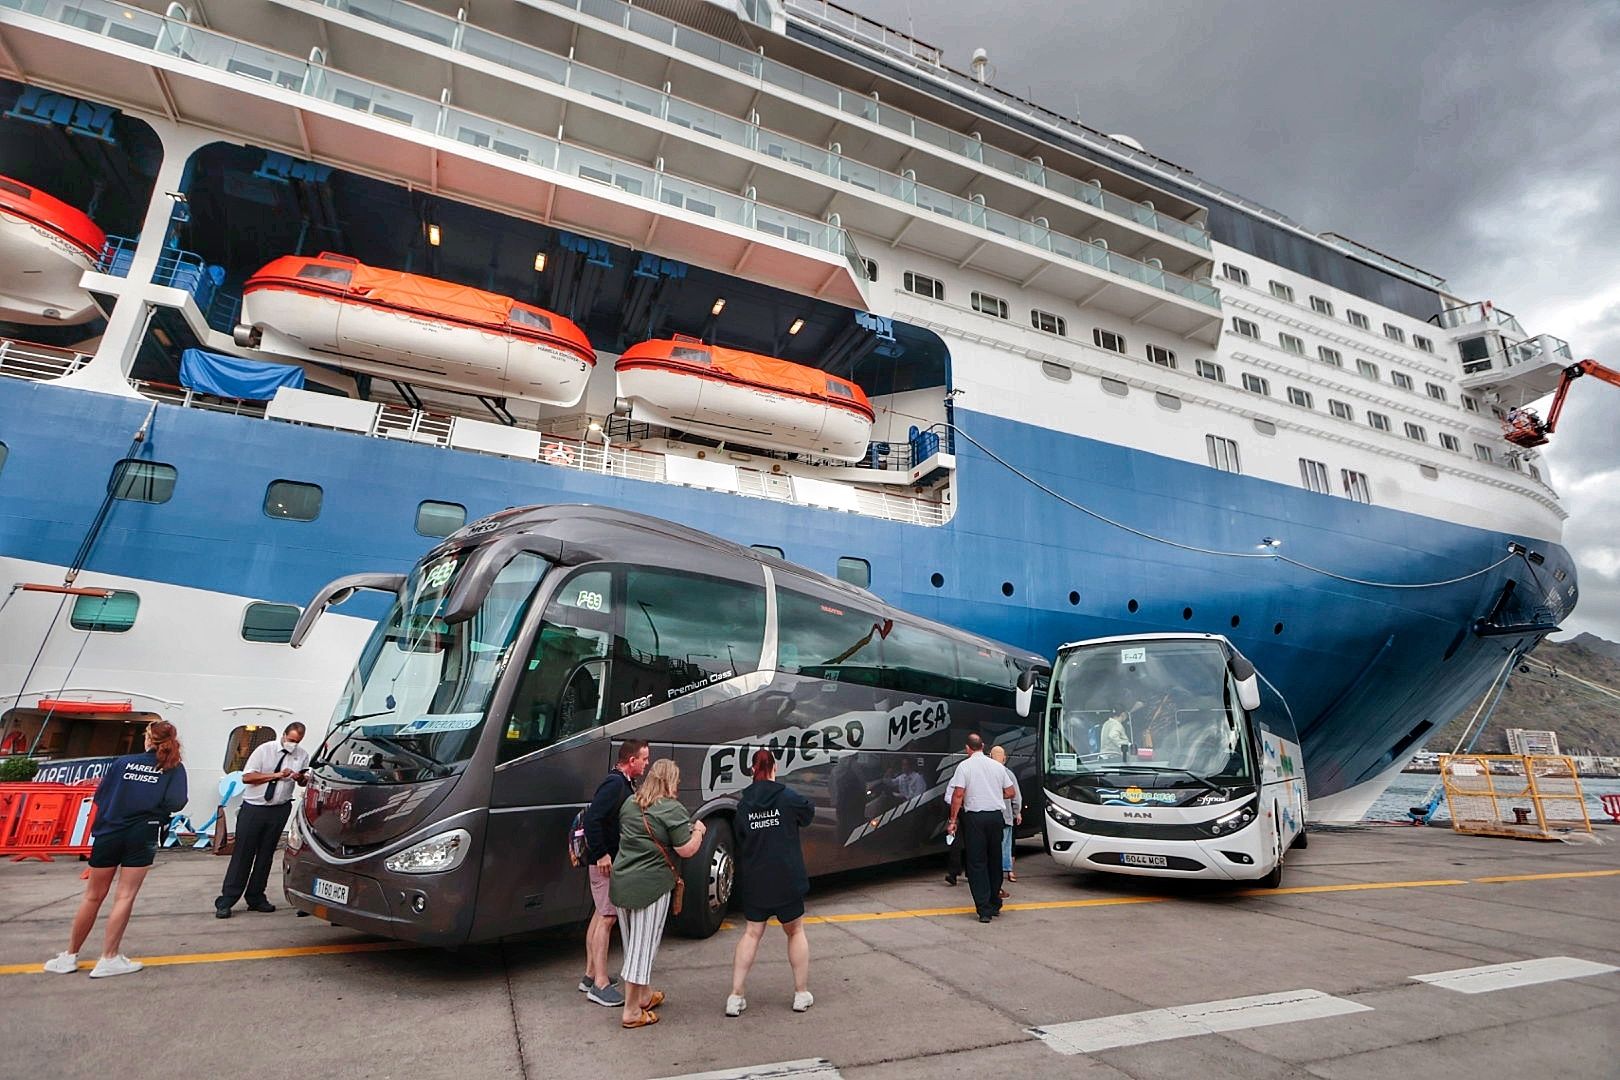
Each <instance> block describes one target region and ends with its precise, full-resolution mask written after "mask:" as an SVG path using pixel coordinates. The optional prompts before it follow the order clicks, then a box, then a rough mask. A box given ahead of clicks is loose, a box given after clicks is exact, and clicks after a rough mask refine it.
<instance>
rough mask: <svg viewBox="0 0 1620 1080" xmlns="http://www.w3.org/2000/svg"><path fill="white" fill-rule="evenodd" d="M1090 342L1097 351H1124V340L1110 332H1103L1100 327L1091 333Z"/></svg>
mask: <svg viewBox="0 0 1620 1080" xmlns="http://www.w3.org/2000/svg"><path fill="white" fill-rule="evenodd" d="M1091 341H1092V343H1093V344H1094V345H1096V346H1097V348H1099V349H1107V350H1108V351H1109V352H1117V353H1122V352H1124V351H1125V338H1124V336H1123V335H1121V334H1116V333H1114V332H1113V331H1112V330H1103V329H1101V328H1100V327H1099V328H1097V329H1094V330H1092V331H1091Z"/></svg>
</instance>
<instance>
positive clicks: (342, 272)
mask: <svg viewBox="0 0 1620 1080" xmlns="http://www.w3.org/2000/svg"><path fill="white" fill-rule="evenodd" d="M298 276H299V277H301V278H309V279H313V280H316V281H330V282H331V283H332V284H334V285H347V284H349V282H351V281H352V280H354V271H353V270H351V269H349V268H348V267H347V266H323V265H321V264H320V263H305V264H304V265H303V266H301V267H299V268H298Z"/></svg>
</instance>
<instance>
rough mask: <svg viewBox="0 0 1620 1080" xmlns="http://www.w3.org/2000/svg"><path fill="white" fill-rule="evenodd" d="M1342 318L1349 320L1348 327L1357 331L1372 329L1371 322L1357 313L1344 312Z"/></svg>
mask: <svg viewBox="0 0 1620 1080" xmlns="http://www.w3.org/2000/svg"><path fill="white" fill-rule="evenodd" d="M1344 317H1345V318H1346V319H1349V320H1350V325H1351V326H1353V327H1355V328H1356V329H1357V330H1370V329H1372V321H1371V320H1370V319H1368V318H1367V316H1365V315H1363V314H1362V313H1361V312H1359V311H1346V312H1345V313H1344Z"/></svg>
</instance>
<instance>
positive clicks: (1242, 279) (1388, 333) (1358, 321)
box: [1221, 263, 1434, 353]
mask: <svg viewBox="0 0 1620 1080" xmlns="http://www.w3.org/2000/svg"><path fill="white" fill-rule="evenodd" d="M1221 276H1222V277H1224V278H1226V279H1227V280H1228V281H1234V282H1236V283H1237V284H1239V285H1248V284H1249V272H1248V271H1247V270H1245V269H1243V268H1242V267H1241V266H1234V265H1232V264H1231V263H1222V264H1221ZM1268 285H1269V287H1270V289H1271V295H1272V296H1274V297H1276V298H1277V299H1278V300H1283V301H1286V302H1288V303H1290V304H1292V303H1294V302H1295V301H1294V287H1293V286H1292V285H1288V284H1285V283H1284V282H1281V281H1272V282H1269V283H1268ZM1310 300H1311V310H1312V311H1314V312H1316V313H1317V314H1318V315H1326V316H1327V317H1328V318H1332V317H1333V301H1331V300H1329V299H1327V298H1325V297H1321V296H1313V297H1311V298H1310ZM1344 315H1345V321H1347V322H1348V323H1349V324H1350V325H1351V326H1354V327H1355V328H1356V329H1358V330H1371V329H1372V320H1370V319H1368V318H1367V316H1365V315H1363V314H1362V313H1361V312H1359V311H1350V310H1346V311H1345V313H1344ZM1384 336H1385V337H1386V338H1388V339H1389V340H1391V341H1395V342H1399V343H1400V344H1402V345H1405V344H1406V331H1405V330H1403V329H1401V328H1400V327H1399V326H1396V325H1395V324H1394V323H1385V324H1384ZM1412 345H1413V346H1414V347H1416V348H1418V349H1421V350H1423V351H1424V352H1426V353H1432V352H1434V342H1433V340H1431V339H1429V338H1426V337H1424V336H1423V335H1422V334H1413V335H1412Z"/></svg>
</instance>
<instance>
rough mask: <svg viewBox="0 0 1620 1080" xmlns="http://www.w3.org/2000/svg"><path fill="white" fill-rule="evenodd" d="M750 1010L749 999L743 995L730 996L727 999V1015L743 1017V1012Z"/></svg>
mask: <svg viewBox="0 0 1620 1080" xmlns="http://www.w3.org/2000/svg"><path fill="white" fill-rule="evenodd" d="M746 1008H748V999H747V998H745V997H743V996H742V995H741V994H730V995H727V997H726V1015H727V1016H741V1015H742V1014H743V1010H744V1009H746Z"/></svg>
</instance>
